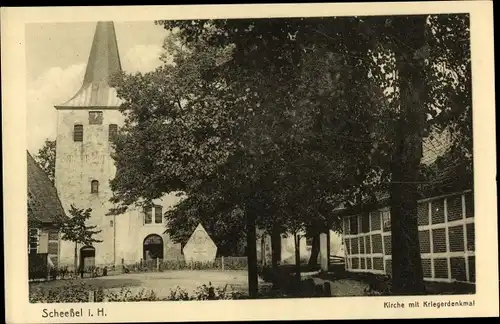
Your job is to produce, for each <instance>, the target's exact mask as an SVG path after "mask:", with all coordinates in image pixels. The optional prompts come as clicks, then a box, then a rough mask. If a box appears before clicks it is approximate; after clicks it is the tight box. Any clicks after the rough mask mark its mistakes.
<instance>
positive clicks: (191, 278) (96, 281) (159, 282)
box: [30, 270, 264, 298]
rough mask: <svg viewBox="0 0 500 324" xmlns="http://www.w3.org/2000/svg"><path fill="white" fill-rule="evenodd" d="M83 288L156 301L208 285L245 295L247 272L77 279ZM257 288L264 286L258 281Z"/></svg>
mask: <svg viewBox="0 0 500 324" xmlns="http://www.w3.org/2000/svg"><path fill="white" fill-rule="evenodd" d="M77 280H79V281H80V282H82V283H85V284H86V285H89V286H92V287H95V288H96V290H97V289H99V288H103V289H105V290H109V291H111V292H113V291H115V292H118V291H119V290H120V289H121V288H129V289H130V290H131V291H132V292H133V293H135V292H139V291H140V290H142V289H146V290H153V291H154V292H155V293H156V295H157V296H158V297H159V298H163V297H167V296H169V295H170V291H171V290H174V289H176V288H177V287H181V288H182V289H183V290H185V291H187V292H188V293H192V292H194V291H195V290H196V288H197V287H199V286H202V285H204V284H205V285H208V284H209V283H211V284H212V286H214V287H224V286H225V285H226V284H227V286H228V290H231V289H232V290H234V291H236V292H241V293H246V292H247V289H248V288H247V287H248V286H247V280H248V279H247V271H246V270H243V271H231V270H228V271H208V270H206V271H205V270H203V271H196V270H195V271H190V270H180V271H165V272H148V273H130V274H117V275H113V276H106V277H98V278H86V279H77ZM66 281H67V280H55V281H49V282H39V283H31V284H30V289H37V288H42V289H53V288H55V289H57V288H59V287H63V286H64V285H65V284H67V283H66ZM260 284H261V285H263V284H264V283H263V282H262V281H261V282H260Z"/></svg>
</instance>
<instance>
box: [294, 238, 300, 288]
mask: <svg viewBox="0 0 500 324" xmlns="http://www.w3.org/2000/svg"><path fill="white" fill-rule="evenodd" d="M293 237H294V241H295V279H296V281H297V284H298V283H300V235H299V234H294V235H293Z"/></svg>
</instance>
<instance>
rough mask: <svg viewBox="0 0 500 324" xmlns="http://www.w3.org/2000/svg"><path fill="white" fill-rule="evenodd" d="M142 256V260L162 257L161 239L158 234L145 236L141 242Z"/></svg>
mask: <svg viewBox="0 0 500 324" xmlns="http://www.w3.org/2000/svg"><path fill="white" fill-rule="evenodd" d="M143 258H144V260H154V259H156V258H159V259H163V239H162V238H161V236H160V235H157V234H151V235H148V236H146V238H145V239H144V244H143Z"/></svg>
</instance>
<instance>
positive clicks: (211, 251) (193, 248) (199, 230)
mask: <svg viewBox="0 0 500 324" xmlns="http://www.w3.org/2000/svg"><path fill="white" fill-rule="evenodd" d="M182 252H183V253H184V259H185V260H186V262H188V263H189V262H214V260H215V255H216V254H217V246H216V245H215V243H214V241H212V239H211V238H210V236H209V235H208V233H207V231H206V230H205V229H204V228H203V226H202V225H201V224H198V226H197V227H196V229H195V230H194V232H193V234H191V237H190V238H189V240H188V241H187V243H186V245H185V246H184V249H183V250H182Z"/></svg>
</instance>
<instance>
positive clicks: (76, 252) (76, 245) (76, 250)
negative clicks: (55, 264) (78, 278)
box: [73, 242, 78, 274]
mask: <svg viewBox="0 0 500 324" xmlns="http://www.w3.org/2000/svg"><path fill="white" fill-rule="evenodd" d="M73 261H74V267H75V274H77V273H78V243H77V242H75V258H74V260H73Z"/></svg>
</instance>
